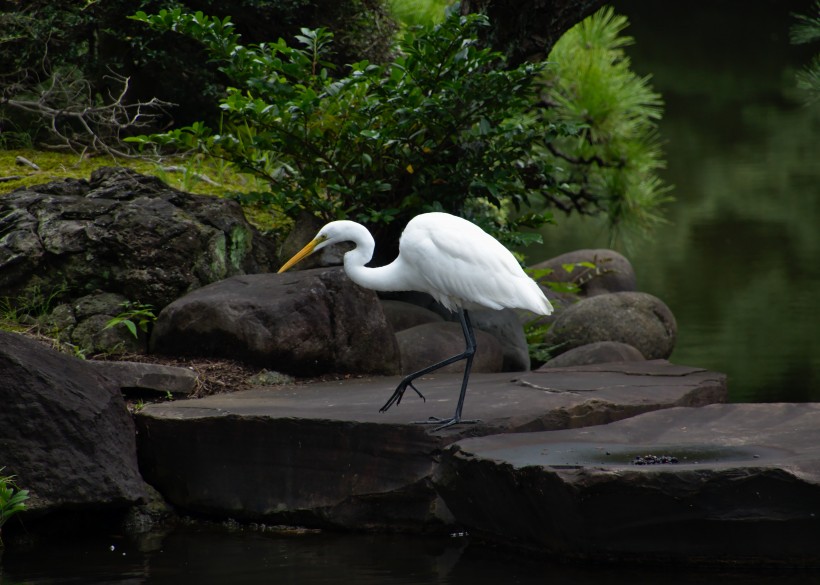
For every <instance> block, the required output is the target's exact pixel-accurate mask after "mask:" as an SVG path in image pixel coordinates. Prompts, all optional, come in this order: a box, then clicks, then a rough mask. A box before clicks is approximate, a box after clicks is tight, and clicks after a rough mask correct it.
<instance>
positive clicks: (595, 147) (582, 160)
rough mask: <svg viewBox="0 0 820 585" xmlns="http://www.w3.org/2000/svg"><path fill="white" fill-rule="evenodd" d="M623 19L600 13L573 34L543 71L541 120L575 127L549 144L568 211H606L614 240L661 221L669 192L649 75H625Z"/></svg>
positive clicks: (658, 109) (657, 103)
mask: <svg viewBox="0 0 820 585" xmlns="http://www.w3.org/2000/svg"><path fill="white" fill-rule="evenodd" d="M627 25H628V21H627V19H626V17H624V16H618V15H615V13H614V11H613V10H612V8H604V9H601V10H599V11H598V12H596V13H595V14H593V15H592V16H590V17H588V18H586V19H585V20H584V21H582V22H581V23H579V24H577V25H576V26H575V27H573V28H572V29H570V31H568V32H567V33H566V34H565V35H564V36H563V37H562V38H561V39H560V40H559V41H558V42H557V43H556V44H555V46H554V47H553V50H552V52H551V53H550V56H549V61H550V63H553V64H554V66H552V67H550V68H548V69H547V70H545V73H544V81H545V90H544V93H543V99H544V105H545V107H543V108H542V109H541V113H542V115H543V117H544V120H545V121H547V122H549V123H553V124H564V125H566V126H567V127H568V128H571V129H573V131H572V132H568V133H566V134H565V135H563V136H558V137H557V138H556V139H555V140H554V141H552V142H550V143H549V144H548V152H549V156H550V157H552V158H553V160H554V162H555V168H556V169H557V174H556V176H555V178H556V180H557V181H558V182H559V183H560V184H561V190H562V191H563V194H564V195H565V197H566V198H565V200H564V201H563V202H556V205H557V206H559V207H560V208H562V209H564V210H565V211H570V210H572V211H577V212H580V213H597V212H598V211H603V212H604V213H605V214H606V216H607V219H608V223H609V225H610V228H611V233H612V235H613V237H616V236H618V235H626V236H629V235H635V234H636V233H641V232H645V231H646V230H648V229H649V228H651V227H652V226H653V225H654V224H656V223H658V222H659V221H661V215H660V208H661V207H662V205H663V204H664V203H665V202H667V201H668V199H669V197H668V191H669V187H668V186H666V185H664V184H663V182H662V181H661V179H660V177H659V176H658V174H657V171H658V170H659V169H661V168H662V167H663V164H664V161H663V157H662V152H661V147H660V140H659V137H658V133H657V121H658V120H659V119H660V117H661V115H662V113H663V101H662V99H661V96H660V95H659V94H658V93H656V92H655V91H654V90H653V89H652V87H651V85H650V83H649V77H639V76H638V75H636V74H635V73H634V72H632V70H631V69H630V61H629V58H628V57H627V56H626V54H625V52H624V48H625V47H627V46H629V45H630V44H632V42H633V40H632V38H631V37H629V36H625V35H623V34H622V33H623V30H624V29H625V28H626V27H627Z"/></svg>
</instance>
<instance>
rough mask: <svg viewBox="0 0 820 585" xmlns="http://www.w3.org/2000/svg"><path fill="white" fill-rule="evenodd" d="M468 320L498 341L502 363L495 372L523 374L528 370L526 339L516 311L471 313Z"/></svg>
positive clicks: (528, 356)
mask: <svg viewBox="0 0 820 585" xmlns="http://www.w3.org/2000/svg"><path fill="white" fill-rule="evenodd" d="M530 317H532V315H530ZM470 320H471V322H472V324H473V327H475V329H478V330H481V331H486V332H487V333H489V334H490V335H492V336H493V337H495V338H496V339H497V340H498V343H499V345H500V347H501V353H502V356H503V363H502V364H501V369H500V370H496V371H501V372H524V371H527V370H529V369H530V351H529V347H528V346H527V338H526V337H525V336H524V328H523V327H522V326H521V320H520V319H519V316H518V313H517V312H516V311H514V310H512V309H505V310H503V311H492V310H487V311H471V312H470Z"/></svg>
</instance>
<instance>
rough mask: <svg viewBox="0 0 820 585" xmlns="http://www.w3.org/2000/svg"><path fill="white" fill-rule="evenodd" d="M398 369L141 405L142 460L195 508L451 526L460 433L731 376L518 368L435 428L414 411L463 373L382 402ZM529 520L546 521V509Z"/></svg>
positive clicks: (707, 386)
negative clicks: (439, 484) (454, 419)
mask: <svg viewBox="0 0 820 585" xmlns="http://www.w3.org/2000/svg"><path fill="white" fill-rule="evenodd" d="M627 366H628V367H627ZM398 381H399V378H398V377H392V378H382V377H368V378H358V379H357V378H351V379H346V380H343V381H335V380H334V381H331V382H324V383H312V384H306V385H305V384H302V385H291V386H279V387H266V388H254V389H251V390H244V391H240V392H235V393H231V394H218V395H212V396H207V397H205V398H202V399H198V400H177V401H174V402H163V403H157V404H150V405H147V406H146V407H145V408H143V409H142V410H141V411H140V412H139V413H138V414H137V417H136V420H137V428H138V435H137V436H138V440H139V451H140V464H141V469H142V471H143V473H144V474H145V477H146V479H147V480H148V481H149V482H150V483H151V484H152V485H153V486H155V487H156V488H157V489H158V490H159V491H160V492H161V493H162V494H163V495H164V496H165V497H166V498H167V499H168V500H169V501H170V502H171V503H172V504H174V505H176V506H178V507H179V508H180V509H182V510H186V511H189V512H191V513H196V514H202V513H206V514H208V515H209V516H211V517H216V518H228V517H230V518H237V519H243V520H248V521H255V522H266V523H274V524H275V523H292V524H300V525H303V526H338V527H343V528H346V529H357V530H362V529H365V530H391V531H396V530H414V531H420V532H425V531H431V530H441V529H442V528H446V527H447V526H453V525H454V523H453V519H452V516H451V515H450V513H449V511H448V509H447V506H445V505H443V503H442V501H441V499H440V498H439V496H438V494H437V493H436V491H435V490H434V489H433V484H432V479H433V477H434V476H435V475H436V474H437V472H436V468H437V466H438V465H439V461H440V455H441V451H442V449H443V448H444V447H446V446H447V445H449V444H451V443H452V442H454V441H456V440H459V439H462V438H465V437H469V436H481V435H488V434H495V433H519V432H521V433H524V432H527V431H538V430H545V429H563V428H569V427H582V426H586V425H591V424H601V423H606V422H610V421H613V420H619V419H622V418H625V417H630V416H635V415H636V414H638V413H641V412H647V411H650V410H655V409H659V408H669V407H671V406H676V405H697V404H708V403H710V402H713V401H715V400H725V399H726V379H725V376H723V375H722V374H717V373H715V372H708V371H705V370H702V369H696V368H686V367H682V366H676V365H673V364H669V363H668V362H663V361H653V362H639V363H637V362H636V363H634V364H618V365H610V366H607V367H606V368H604V367H602V366H595V367H587V368H576V369H572V368H560V369H555V370H552V371H550V372H529V373H524V374H517V375H516V376H515V377H511V375H510V374H481V373H477V374H474V375H473V376H472V377H471V379H470V388H469V390H468V392H467V398H466V401H465V404H464V415H465V417H466V418H479V419H481V422H479V423H477V424H473V425H459V426H455V427H451V428H448V429H444V430H443V431H439V432H434V431H433V430H432V429H433V428H434V425H419V424H412V423H411V421H419V420H421V421H423V420H427V419H428V417H430V416H431V415H435V416H439V417H444V416H450V415H452V413H453V410H454V409H455V404H456V401H457V399H458V394H459V387H460V384H461V374H460V373H456V374H441V373H437V374H433V375H430V376H425V377H423V378H421V379H420V380H418V381H417V382H416V384H417V386H418V388H419V390H420V391H421V392H422V393H423V394H424V396H425V397H426V401H422V400H421V399H420V398H419V397H418V396H416V394H415V393H414V392H412V390H410V391H408V392H407V393H406V394H405V397H404V399H403V400H402V402H401V404H398V405H395V406H393V407H392V408H390V409H389V410H388V411H387V412H383V413H381V412H379V408H380V407H381V406H382V405H383V404H384V403H385V401H386V400H387V398H388V397H389V396H390V395H391V394H392V392H393V390H394V388H395V386H396V384H397V383H398ZM527 434H529V433H527ZM474 489H480V482H479V483H477V484H476V485H475V486H474ZM522 489H523V488H522ZM516 493H518V492H516ZM508 505H514V503H513V504H508V503H507V502H506V501H504V500H502V499H499V500H496V501H495V502H493V503H492V504H490V506H492V507H493V509H494V510H497V511H499V512H502V511H503V509H505V508H506V507H507V506H508ZM544 505H545V507H549V506H547V505H546V504H544ZM551 505H552V504H550V506H551ZM529 529H531V530H536V531H537V530H540V529H541V527H540V525H538V524H537V519H536V518H535V517H534V518H533V522H532V525H531V527H529Z"/></svg>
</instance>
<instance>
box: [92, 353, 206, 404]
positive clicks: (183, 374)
mask: <svg viewBox="0 0 820 585" xmlns="http://www.w3.org/2000/svg"><path fill="white" fill-rule="evenodd" d="M87 363H88V365H90V366H91V367H93V368H95V369H97V370H98V371H100V372H101V373H102V374H103V375H104V376H105V377H107V378H108V379H110V380H111V381H112V382H114V383H115V384H116V385H117V386H118V387H119V388H120V390H121V391H124V392H125V391H129V390H148V391H153V392H155V393H157V394H166V393H168V392H170V393H171V394H177V395H183V396H187V395H188V394H191V393H193V392H194V390H196V386H197V382H198V380H199V377H198V376H197V374H196V372H194V371H193V370H190V369H188V368H180V367H176V366H166V365H163V364H149V363H143V362H128V361H110V360H88V362H87Z"/></svg>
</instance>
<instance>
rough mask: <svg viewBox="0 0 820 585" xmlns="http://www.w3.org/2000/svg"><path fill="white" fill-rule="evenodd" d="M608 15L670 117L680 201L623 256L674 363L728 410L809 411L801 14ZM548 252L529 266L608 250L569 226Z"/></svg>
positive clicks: (818, 212) (811, 111) (811, 136)
mask: <svg viewBox="0 0 820 585" xmlns="http://www.w3.org/2000/svg"><path fill="white" fill-rule="evenodd" d="M613 4H614V5H615V8H616V10H617V11H619V12H620V13H623V14H626V15H627V16H628V17H629V19H630V21H631V23H632V26H631V27H630V28H629V29H628V31H627V32H628V33H629V34H631V35H632V36H633V37H635V38H636V39H637V44H636V46H635V47H634V48H632V49H631V50H630V51H629V52H630V56H631V58H632V62H633V68H634V69H635V70H636V71H637V72H638V73H640V74H650V73H651V74H652V75H653V79H654V86H655V88H656V89H657V90H659V91H660V92H661V93H662V94H663V95H664V98H665V100H666V104H667V106H666V114H665V117H664V120H663V121H662V124H661V134H662V136H663V138H664V140H665V141H666V147H665V152H666V158H667V161H668V168H667V169H666V171H665V172H664V173H663V177H664V179H665V180H666V181H667V182H668V183H670V184H672V185H674V186H675V190H674V192H673V194H674V196H675V197H676V199H677V200H676V202H675V203H674V204H673V205H672V206H670V208H669V212H668V219H669V220H670V224H669V225H667V226H664V227H663V228H662V229H661V230H659V232H658V237H657V238H656V239H655V240H654V241H653V242H652V245H650V246H647V245H639V246H635V247H633V248H632V249H629V250H624V252H625V253H626V254H627V256H628V257H629V258H630V260H631V261H632V263H633V265H634V266H635V269H636V271H637V273H638V282H639V286H640V288H641V289H642V290H645V291H647V292H650V293H653V294H655V295H657V296H658V297H660V298H661V299H663V300H664V301H665V302H666V303H667V304H668V305H669V306H670V308H671V309H672V311H673V312H674V314H675V316H676V318H677V320H678V325H679V340H678V345H677V348H676V350H675V353H674V354H673V356H672V359H673V361H675V362H677V363H681V364H687V365H694V366H704V367H707V368H710V369H714V370H718V371H723V372H727V373H728V374H729V389H730V395H731V398H732V400H735V401H764V402H765V401H781V400H783V401H809V400H813V401H817V400H820V379H818V372H820V347H818V335H817V327H818V326H820V319H818V309H817V299H818V298H820V263H818V262H817V258H818V255H819V254H820V229H818V226H820V157H819V156H818V152H820V148H818V147H820V140H819V139H818V137H819V136H820V104H815V105H814V106H811V107H807V106H806V105H805V104H804V102H803V97H802V96H801V95H800V94H799V92H797V91H796V89H795V87H794V72H795V70H796V69H797V68H799V67H801V66H803V65H805V64H806V63H808V61H809V58H810V56H811V54H812V51H815V50H816V47H814V48H813V49H811V50H807V49H806V48H796V47H793V46H791V45H790V44H789V42H788V29H789V26H790V25H791V24H792V22H793V21H792V19H791V17H790V13H791V12H794V11H800V10H802V9H804V8H805V10H808V6H809V3H808V2H788V3H783V2H781V3H777V2H755V3H739V2H732V1H726V0H722V1H716V2H711V3H709V5H708V7H706V6H705V5H704V6H699V7H698V10H693V9H692V6H691V3H686V2H680V1H670V2H663V3H649V2H640V1H638V0H620V1H616V2H613ZM741 13H742V19H743V20H742V22H743V25H742V26H738V23H739V22H740V21H739V20H738V19H739V18H740V16H739V15H740V14H741ZM545 240H546V243H545V245H544V247H543V248H541V249H540V250H537V251H535V250H531V251H530V252H529V254H530V257H531V258H532V259H533V260H540V259H542V258H545V257H549V256H553V255H556V254H558V253H562V252H565V251H567V250H571V249H574V248H592V247H605V246H607V234H606V233H605V232H604V231H603V230H602V229H600V227H598V226H597V225H596V224H595V223H594V222H590V221H584V220H579V219H577V218H573V219H570V220H569V221H563V220H562V221H561V224H560V225H559V226H558V227H556V228H548V229H547V230H546V233H545Z"/></svg>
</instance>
